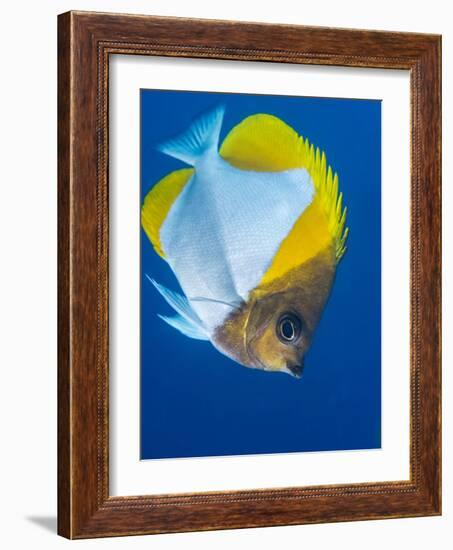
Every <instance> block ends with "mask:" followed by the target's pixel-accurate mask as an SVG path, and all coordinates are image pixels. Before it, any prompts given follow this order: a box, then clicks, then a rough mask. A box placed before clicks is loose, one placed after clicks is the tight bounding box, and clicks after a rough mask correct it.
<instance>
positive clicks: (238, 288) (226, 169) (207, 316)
mask: <svg viewBox="0 0 453 550" xmlns="http://www.w3.org/2000/svg"><path fill="white" fill-rule="evenodd" d="M224 112H225V109H224V108H223V107H218V108H216V109H215V110H213V111H212V112H209V113H207V114H205V115H203V116H201V117H200V118H199V119H197V120H196V121H195V122H194V123H193V124H192V125H191V126H190V127H189V128H188V129H187V130H186V131H185V132H183V133H182V134H181V135H179V136H178V137H176V138H174V139H170V140H169V141H166V142H164V143H163V144H161V145H159V146H158V149H159V150H160V152H162V153H164V154H166V155H169V156H171V157H174V158H176V159H179V160H180V161H183V163H185V164H186V165H187V167H185V168H182V169H179V170H175V171H173V172H171V173H169V174H168V175H166V176H165V177H164V178H163V179H161V180H160V181H159V182H157V183H156V184H155V185H154V186H153V187H152V188H151V190H150V191H149V192H148V194H147V195H146V197H145V200H144V202H143V205H142V210H141V219H142V227H143V229H144V231H145V233H146V235H147V236H148V238H149V240H150V241H151V243H152V246H153V247H154V250H155V251H156V253H157V254H158V255H159V256H160V257H161V258H162V259H163V260H165V261H166V262H167V263H168V265H169V266H170V268H171V270H172V271H173V273H174V275H175V276H176V278H177V280H178V282H179V284H180V286H181V289H182V291H183V293H184V294H183V295H181V294H179V293H177V292H175V291H174V290H170V289H168V288H166V287H164V286H163V285H161V284H159V283H158V282H156V281H155V280H154V279H152V278H150V277H149V276H148V278H149V279H150V281H151V283H152V284H153V285H154V286H155V288H156V289H157V291H158V292H159V293H160V294H161V295H162V297H163V299H164V300H165V301H166V302H167V303H168V304H169V305H170V306H171V307H172V308H173V310H174V315H172V316H165V315H159V317H160V318H161V319H162V320H163V321H165V322H166V323H168V324H169V325H170V326H171V327H173V328H174V329H176V330H177V331H179V332H180V333H182V334H183V335H185V336H187V337H189V338H195V339H198V340H206V341H210V342H211V343H212V344H213V345H214V347H215V348H216V349H217V350H218V351H220V352H221V353H223V354H224V355H226V356H228V357H230V358H231V359H233V360H234V361H236V362H237V363H239V364H241V365H243V366H245V367H251V368H256V369H262V370H265V371H272V372H285V373H287V374H290V375H292V376H295V377H297V378H299V377H300V376H301V374H302V370H303V360H304V356H305V354H306V352H307V350H308V348H309V346H310V343H311V341H312V337H313V334H314V331H315V328H316V326H317V324H318V321H319V319H320V316H321V313H322V310H323V308H324V306H325V303H326V301H327V298H328V296H329V294H330V291H331V287H332V284H333V281H334V276H335V272H336V267H337V265H338V263H339V261H340V260H341V258H342V256H343V255H344V253H345V250H346V239H347V235H348V229H347V228H346V208H344V207H343V201H342V194H341V193H339V190H338V176H337V174H334V173H333V171H332V168H331V167H330V166H328V165H327V162H326V157H325V154H324V153H321V151H320V150H319V148H316V149H315V147H314V146H313V145H312V144H311V143H310V142H309V141H308V139H304V138H303V137H302V136H299V135H298V134H297V133H296V131H295V130H294V129H293V128H291V127H290V126H289V125H287V124H286V123H285V122H283V121H282V120H281V119H279V118H277V117H275V116H273V115H270V114H261V113H260V114H254V115H252V116H249V117H247V118H245V119H244V120H242V122H240V123H239V124H238V125H237V126H235V127H234V128H233V129H232V130H231V131H230V132H229V134H228V135H227V137H226V138H225V139H224V140H223V143H222V144H221V146H220V147H219V137H220V132H221V128H222V124H223V118H224Z"/></svg>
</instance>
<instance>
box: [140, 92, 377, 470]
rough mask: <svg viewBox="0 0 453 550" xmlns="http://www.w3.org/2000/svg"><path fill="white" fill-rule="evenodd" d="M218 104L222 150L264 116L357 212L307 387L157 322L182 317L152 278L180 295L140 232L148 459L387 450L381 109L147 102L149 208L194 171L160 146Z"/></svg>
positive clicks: (322, 102)
mask: <svg viewBox="0 0 453 550" xmlns="http://www.w3.org/2000/svg"><path fill="white" fill-rule="evenodd" d="M219 104H224V105H225V106H226V114H225V119H224V123H223V128H222V132H221V140H222V139H223V138H224V137H225V136H226V134H227V133H228V132H229V130H230V129H231V128H233V126H235V125H236V124H237V123H239V122H240V121H241V120H242V119H243V118H245V117H247V116H249V115H251V114H254V113H258V112H263V113H269V114H273V115H275V116H277V117H280V118H281V119H282V120H284V121H286V122H287V123H288V124H289V125H291V126H292V127H293V128H294V129H295V130H296V131H297V132H298V133H299V134H302V135H303V136H304V137H308V138H309V140H310V141H311V142H312V143H313V144H315V146H319V147H320V148H321V149H322V150H324V151H325V153H326V156H327V161H328V163H329V164H330V165H331V166H332V167H333V168H334V170H335V171H337V172H338V174H339V181H340V189H341V191H342V192H343V195H344V204H345V205H346V206H347V208H348V218H347V223H348V226H349V227H350V235H349V239H348V250H347V252H346V254H345V256H344V258H343V260H342V261H341V263H340V265H339V267H338V270H337V275H336V280H335V282H334V285H333V289H332V293H331V296H330V298H329V301H328V303H327V305H326V308H325V310H324V313H323V315H322V318H321V321H320V323H319V326H318V328H317V330H316V333H315V336H314V340H313V343H312V346H311V349H310V350H309V352H308V354H307V356H306V360H305V371H304V375H303V377H302V379H301V380H297V379H295V378H291V377H290V376H288V375H286V374H273V373H268V372H263V371H259V370H255V369H247V368H244V367H242V366H240V365H238V364H236V363H235V362H233V361H232V360H231V359H228V358H227V357H225V356H223V355H221V354H220V353H219V352H218V351H216V350H215V349H214V348H213V346H212V345H211V344H210V343H209V342H203V341H197V340H191V339H189V338H187V337H185V336H183V335H182V334H180V333H179V332H177V331H176V330H174V329H173V328H171V327H170V326H169V325H167V324H165V323H164V322H163V321H161V320H160V319H159V318H158V317H157V316H156V314H157V313H162V314H167V315H168V314H172V313H173V312H172V310H171V308H170V307H169V306H168V305H167V304H166V303H165V301H164V300H163V298H162V297H161V296H160V295H159V294H158V293H157V291H156V289H155V288H154V287H153V286H152V285H151V284H150V283H149V282H148V280H147V279H146V276H145V275H146V274H149V275H150V276H151V277H152V278H154V279H156V280H157V281H158V282H159V283H161V284H163V285H165V286H167V287H168V288H170V289H173V290H179V285H178V283H177V280H176V278H175V277H174V275H173V273H172V272H171V270H170V268H169V266H168V264H166V262H165V261H163V260H162V259H161V258H160V257H159V256H158V255H157V254H156V253H155V252H154V250H153V248H152V245H151V243H150V242H149V241H148V239H147V237H146V235H145V233H144V232H143V230H141V458H142V459H151V458H168V457H194V456H213V455H236V454H258V453H283V452H296V451H324V450H340V449H343V450H346V449H372V448H379V447H380V446H381V103H380V101H374V100H373V101H372V100H354V99H330V98H329V99H325V98H310V97H287V96H266V95H242V94H241V95H238V94H218V93H201V92H180V91H163V90H162V91H161V90H141V197H142V200H143V199H144V197H145V195H146V194H147V193H148V191H149V190H150V189H151V187H152V186H153V185H154V184H155V183H156V182H157V181H158V180H159V179H160V178H162V177H163V176H165V175H166V174H168V173H169V172H170V171H172V170H175V169H178V168H182V167H184V164H183V163H182V162H180V161H178V160H176V159H173V158H171V157H169V156H166V155H164V154H162V153H159V152H158V151H157V150H156V149H155V146H156V144H158V143H160V142H162V141H163V140H165V139H167V138H169V137H173V136H175V135H177V134H179V133H180V132H181V131H184V130H186V129H187V128H188V127H189V126H190V124H191V123H192V122H193V120H194V119H195V118H196V117H197V116H199V115H200V114H202V113H204V112H206V111H208V110H210V109H212V108H214V107H216V106H218V105H219ZM138 206H139V205H138ZM200 269H201V270H202V269H203V266H200Z"/></svg>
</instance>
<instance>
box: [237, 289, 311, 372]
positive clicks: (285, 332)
mask: <svg viewBox="0 0 453 550" xmlns="http://www.w3.org/2000/svg"><path fill="white" fill-rule="evenodd" d="M297 294H298V293H297V291H294V290H288V291H286V292H278V293H276V294H272V295H270V296H267V297H265V298H261V299H258V300H257V301H256V302H255V305H254V306H253V308H252V311H251V312H250V317H249V319H248V323H247V327H246V334H245V346H246V351H247V356H248V357H249V360H250V366H253V367H255V368H258V369H263V370H268V371H276V372H286V373H287V374H290V375H292V376H295V377H296V378H300V377H301V376H302V370H303V359H304V355H305V353H306V351H307V350H308V348H309V346H310V342H311V337H312V328H311V327H310V323H309V322H308V320H307V319H306V318H305V315H304V308H303V307H302V306H303V304H301V300H300V299H298V298H301V297H302V296H299V297H298V296H297ZM299 294H300V293H299ZM302 294H303V293H302Z"/></svg>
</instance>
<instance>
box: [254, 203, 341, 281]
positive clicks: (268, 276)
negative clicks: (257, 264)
mask: <svg viewBox="0 0 453 550" xmlns="http://www.w3.org/2000/svg"><path fill="white" fill-rule="evenodd" d="M331 242H332V236H331V234H330V231H329V230H328V225H327V223H326V214H325V212H324V209H323V207H322V205H321V202H320V200H319V198H318V197H317V196H315V198H314V199H313V202H312V203H311V204H310V206H308V207H307V209H306V210H305V211H304V212H303V214H302V215H301V216H300V217H299V219H298V220H297V221H296V223H295V224H294V225H293V228H292V229H291V231H290V232H289V234H288V235H287V237H286V238H285V239H284V241H283V242H282V243H281V245H280V248H279V249H278V251H277V254H276V255H275V256H274V259H273V261H272V263H271V266H270V267H269V269H268V270H267V271H266V273H265V274H264V276H263V278H262V279H261V282H260V285H262V284H267V283H270V282H271V281H273V280H275V279H278V278H280V277H281V276H282V275H284V274H285V273H287V272H288V271H290V270H291V269H294V268H296V267H298V266H300V265H302V264H303V263H304V262H306V261H308V260H309V259H311V258H313V257H315V256H316V255H317V254H318V253H319V252H320V251H321V250H324V249H325V248H326V247H327V246H329V245H330V243H331Z"/></svg>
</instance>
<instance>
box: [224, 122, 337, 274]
mask: <svg viewBox="0 0 453 550" xmlns="http://www.w3.org/2000/svg"><path fill="white" fill-rule="evenodd" d="M220 155H221V156H222V157H223V158H224V159H225V160H226V161H228V162H229V163H230V164H232V165H233V166H235V167H237V168H241V169H242V170H256V171H262V172H277V171H282V170H289V169H291V168H305V169H306V170H307V172H308V173H309V175H310V177H311V179H312V181H313V185H314V188H315V198H314V200H313V204H315V203H316V206H314V208H313V210H312V211H310V212H309V209H307V210H306V212H305V213H306V214H307V217H306V218H304V215H305V213H303V214H302V215H301V217H300V218H299V220H298V221H297V222H296V224H295V225H294V226H293V229H292V230H291V232H290V234H289V235H288V236H287V237H286V239H285V240H284V241H283V242H282V244H281V247H282V248H283V247H284V250H279V251H278V252H277V254H276V256H275V257H274V260H273V262H272V265H271V266H270V268H269V270H268V272H267V273H266V274H265V276H264V278H265V279H266V280H270V279H269V277H270V276H269V273H273V274H274V276H275V275H276V274H277V273H279V274H282V273H284V272H286V271H288V270H289V269H291V266H292V267H294V265H299V264H300V262H301V258H305V259H308V258H310V257H313V256H314V255H315V254H316V253H317V252H319V251H320V250H321V248H317V249H316V250H315V247H316V246H318V247H319V246H321V247H322V248H323V246H322V245H323V244H324V243H325V239H326V235H327V236H329V238H330V241H329V244H330V243H331V242H334V243H335V253H336V260H337V263H338V262H339V261H340V260H341V258H342V256H343V254H344V252H345V250H346V239H347V236H348V228H347V227H345V224H346V208H343V205H342V194H341V193H340V194H339V193H338V176H337V174H334V173H333V172H332V169H331V167H330V166H328V165H327V161H326V156H325V154H324V153H323V152H321V151H320V150H319V148H316V149H315V148H314V146H313V145H312V144H311V143H310V142H309V141H308V139H305V140H304V138H303V137H302V136H299V135H298V134H297V132H295V130H293V129H292V128H291V127H290V126H288V125H287V124H286V123H285V122H283V121H282V120H280V119H279V118H277V117H275V116H272V115H267V114H257V115H252V116H249V117H248V118H246V119H244V120H243V121H242V122H241V123H239V124H238V125H237V126H235V127H234V128H233V129H232V130H231V132H230V133H229V134H228V136H227V137H226V138H225V140H224V142H223V144H222V147H221V148H220ZM315 212H316V216H315ZM315 218H316V220H315ZM304 219H305V221H304ZM310 219H312V223H314V224H315V225H314V227H311V228H310V227H308V225H307V223H308V220H310ZM310 241H312V242H310ZM297 248H300V249H301V250H296V249H297ZM292 254H294V257H295V258H298V260H297V261H296V260H291V259H290V258H291V257H292V256H291V255H292Z"/></svg>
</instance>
